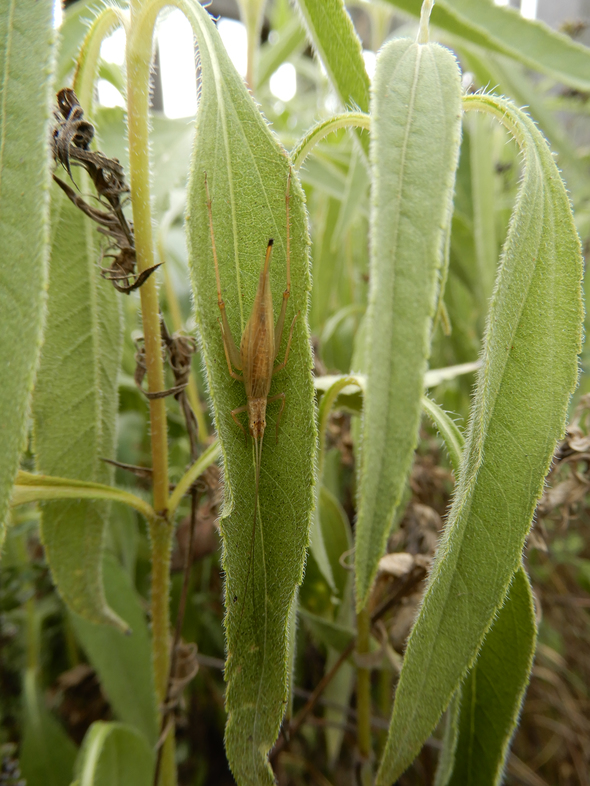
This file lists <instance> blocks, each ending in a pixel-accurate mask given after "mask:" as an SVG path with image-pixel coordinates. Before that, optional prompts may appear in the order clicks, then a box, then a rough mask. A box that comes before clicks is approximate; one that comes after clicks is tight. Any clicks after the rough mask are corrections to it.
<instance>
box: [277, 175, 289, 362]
mask: <svg viewBox="0 0 590 786" xmlns="http://www.w3.org/2000/svg"><path fill="white" fill-rule="evenodd" d="M290 199H291V169H289V175H288V177H287V193H286V194H285V212H286V215H287V286H286V287H285V291H284V292H283V302H282V303H281V310H280V312H279V318H278V319H277V324H276V327H275V357H274V359H275V360H276V359H277V355H278V354H279V348H280V346H281V338H282V337H283V328H284V326H285V316H286V314H287V302H288V301H289V298H290V297H291V221H290V213H289V201H290Z"/></svg>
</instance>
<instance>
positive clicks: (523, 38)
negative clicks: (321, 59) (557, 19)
mask: <svg viewBox="0 0 590 786" xmlns="http://www.w3.org/2000/svg"><path fill="white" fill-rule="evenodd" d="M387 2H388V3H390V4H391V5H393V6H396V7H397V8H400V9H402V10H403V11H407V12H409V13H411V14H413V15H414V16H419V15H420V9H421V7H422V0H387ZM431 21H432V24H433V25H435V26H436V27H440V28H441V30H445V31H446V32H448V33H452V34H453V35H456V36H460V37H461V38H464V39H465V40H466V41H469V42H471V43H473V44H477V45H478V46H481V47H484V48H485V49H491V50H492V51H494V52H499V53H500V54H503V55H508V56H509V57H512V58H514V59H515V60H518V61H520V62H521V63H524V65H526V66H528V67H529V68H534V69H536V70H537V71H542V72H543V73H545V74H549V75H550V76H552V77H553V78H554V79H557V80H559V81H560V82H565V83H566V84H568V85H572V86H573V87H577V88H579V89H580V90H588V89H589V88H590V52H589V51H588V47H585V46H582V45H581V44H578V43H576V42H574V41H572V40H571V38H568V37H567V36H565V35H563V34H561V33H557V32H555V31H554V30H551V28H550V27H548V26H547V25H546V24H545V23H544V22H538V21H534V20H530V19H524V18H523V17H522V16H521V15H520V13H519V12H518V11H517V10H516V9H514V8H510V7H502V6H497V5H495V4H494V3H493V2H491V0H437V1H436V4H435V6H434V8H433V10H432V17H431Z"/></svg>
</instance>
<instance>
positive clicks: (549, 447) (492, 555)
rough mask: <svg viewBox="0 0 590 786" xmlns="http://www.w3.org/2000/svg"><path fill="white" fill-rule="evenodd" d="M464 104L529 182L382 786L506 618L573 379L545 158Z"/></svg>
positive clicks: (478, 100)
mask: <svg viewBox="0 0 590 786" xmlns="http://www.w3.org/2000/svg"><path fill="white" fill-rule="evenodd" d="M464 103H465V106H466V107H468V108H472V109H477V110H483V111H488V112H490V113H492V114H494V115H496V116H497V117H498V118H499V119H500V120H502V121H503V122H504V124H505V125H506V126H507V128H508V129H509V130H510V131H511V132H512V133H513V135H514V136H515V137H516V140H517V141H518V142H519V144H520V146H521V148H522V151H523V153H524V174H523V180H522V183H521V187H520V191H519V194H518V198H517V203H516V205H515V209H514V214H513V216H512V221H511V224H510V229H509V233H508V237H507V240H506V244H505V246H504V253H503V257H502V260H501V266H500V271H499V274H498V280H497V283H496V288H495V291H494V295H493V298H492V303H491V306H490V312H489V321H488V327H487V331H486V338H485V345H484V352H483V359H482V368H481V370H480V373H479V379H478V386H477V392H476V397H475V400H474V405H473V411H472V416H471V420H470V425H469V430H468V436H467V442H466V448H465V451H464V453H463V461H462V465H461V472H460V478H459V483H458V485H457V488H456V491H455V496H454V501H453V506H452V509H451V512H450V514H449V519H448V523H447V526H446V528H445V533H444V536H443V539H442V541H441V544H440V546H439V550H438V554H437V558H436V562H435V564H434V567H433V569H432V573H431V575H430V580H429V584H428V588H427V591H426V593H425V596H424V601H423V605H422V608H421V611H420V614H419V616H418V618H417V620H416V623H415V625H414V628H413V630H412V632H411V634H410V638H409V640H408V646H407V649H406V655H405V658H404V665H403V669H402V672H401V675H400V681H399V684H398V688H397V692H396V701H395V704H394V710H393V715H392V720H391V725H390V730H389V737H388V741H387V745H386V749H385V752H384V757H383V761H382V764H381V769H380V771H379V775H378V780H377V782H378V783H379V784H389V783H392V782H393V781H394V780H395V779H396V778H397V777H398V776H399V775H400V774H401V773H402V772H403V771H404V770H405V768H406V767H407V766H408V765H409V764H410V762H411V761H412V759H413V758H414V756H415V755H416V754H417V752H418V751H419V749H420V747H421V745H422V744H423V742H424V740H425V739H426V738H427V737H428V735H429V734H430V732H431V731H432V729H433V728H434V726H435V725H436V723H437V721H438V719H439V717H440V715H441V713H442V712H443V710H444V709H445V707H446V706H447V705H448V703H449V701H450V698H451V696H452V694H453V692H454V690H455V689H456V688H457V686H458V684H459V682H460V680H461V679H462V678H463V677H464V675H465V674H466V672H467V671H468V669H469V667H470V666H471V665H472V663H473V662H474V659H475V657H476V655H477V652H478V650H479V648H480V646H481V642H482V640H483V638H484V635H485V633H486V631H487V630H488V629H489V628H490V626H491V624H492V622H493V619H494V616H495V614H496V612H497V610H498V609H499V608H500V606H501V605H502V602H503V600H504V597H505V596H506V593H507V591H508V587H509V585H510V582H511V580H512V576H513V574H514V572H515V571H516V569H517V568H518V566H519V564H520V559H521V553H522V548H523V545H524V541H525V538H526V536H527V533H528V530H529V527H530V523H531V519H532V515H533V512H534V509H535V505H536V503H537V500H538V499H539V497H540V496H541V492H542V489H543V479H544V477H545V475H546V473H547V470H548V467H549V464H550V462H551V457H552V455H553V451H554V449H555V444H556V441H557V439H558V438H559V437H560V436H561V434H562V433H563V430H564V422H565V415H566V411H567V405H568V402H569V398H570V396H571V393H572V391H573V390H574V387H575V385H576V380H577V372H578V369H577V354H578V352H579V351H580V346H581V326H582V316H583V309H582V301H581V276H582V261H581V255H580V243H579V240H578V237H577V234H576V230H575V227H574V223H573V219H572V215H571V210H570V205H569V201H568V197H567V193H566V191H565V187H564V185H563V182H562V180H561V178H560V176H559V172H558V171H557V168H556V166H555V163H554V161H553V158H552V155H551V152H550V150H549V148H548V146H547V143H546V142H545V140H544V139H543V137H542V135H541V133H540V132H539V131H538V129H537V128H536V126H535V125H534V123H533V122H532V121H531V120H530V118H528V117H527V116H526V115H525V114H524V112H522V111H520V110H518V109H516V108H515V107H514V106H513V105H512V104H511V103H510V102H509V101H506V100H503V99H497V98H494V97H491V96H484V95H475V96H469V97H466V98H465V99H464ZM418 697H419V698H420V700H419V701H418Z"/></svg>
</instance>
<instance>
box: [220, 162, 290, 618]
mask: <svg viewBox="0 0 590 786" xmlns="http://www.w3.org/2000/svg"><path fill="white" fill-rule="evenodd" d="M290 186H291V172H290V171H289V175H288V177H287V191H286V194H285V209H286V221H287V233H286V234H287V243H286V262H287V271H286V274H287V284H286V287H285V290H284V292H283V300H282V304H281V310H280V312H279V317H278V319H277V322H276V325H275V324H274V311H273V304H272V292H271V287H270V260H271V256H272V249H273V242H274V241H273V239H272V238H271V239H270V240H269V241H268V245H267V247H266V255H265V258H264V265H263V268H262V270H261V272H260V278H259V280H258V287H257V290H256V295H255V298H254V304H253V306H252V312H251V314H250V317H249V319H248V322H247V323H246V327H245V328H244V332H243V333H242V339H241V341H240V348H239V349H238V347H237V346H236V343H235V341H234V339H233V335H232V332H231V328H230V326H229V322H228V319H227V313H226V310H225V302H224V301H223V298H222V296H221V279H220V275H219V264H218V261H217V249H216V247H215V234H214V231H213V213H212V208H211V196H210V194H209V185H208V182H207V174H206V173H205V191H206V194H207V211H208V215H209V229H210V233H211V248H212V252H213V261H214V265H215V279H216V283H217V305H218V306H219V311H220V312H221V319H220V320H219V325H220V328H221V335H222V338H223V349H224V352H225V359H226V361H227V368H228V371H229V374H230V376H231V377H232V378H233V379H235V380H238V381H239V382H242V383H243V384H244V388H245V391H246V404H244V405H243V406H240V407H237V408H236V409H233V410H231V413H230V414H231V416H232V418H233V419H234V421H235V422H236V424H237V425H238V426H239V427H240V428H241V429H242V431H243V432H244V436H245V438H246V441H247V439H248V432H249V433H250V436H251V437H252V440H253V442H254V464H255V492H254V520H253V523H252V543H251V552H250V559H252V556H253V551H254V539H255V535H256V518H257V514H258V506H259V498H258V491H259V485H260V462H261V458H262V442H263V439H264V431H265V429H266V408H267V405H268V404H270V403H271V402H274V401H279V400H280V402H281V406H280V409H279V413H278V415H277V421H276V439H277V442H278V438H279V424H280V421H281V417H282V414H283V410H284V409H285V394H284V393H277V394H276V395H274V396H269V393H270V387H271V383H272V378H273V376H274V375H275V374H276V373H277V372H278V371H282V370H283V369H284V368H285V367H286V365H287V361H288V359H289V350H290V348H291V339H292V338H293V329H294V328H295V322H296V321H297V317H298V316H299V312H297V313H296V314H295V316H294V317H293V321H292V323H291V328H290V330H289V337H288V339H287V346H286V349H285V357H284V360H282V361H281V362H280V363H276V360H277V356H278V353H279V349H280V346H281V338H282V336H283V328H284V325H285V316H286V313H287V303H288V302H289V298H290V296H291V247H290V222H289V200H290ZM275 363H276V365H275ZM234 369H237V371H241V372H242V373H241V374H238V373H237V371H235V370H234ZM243 412H246V413H247V415H248V432H246V429H245V428H244V426H243V425H242V423H240V421H239V420H238V415H239V414H241V413H243ZM251 567H252V564H251V562H250V564H249V565H248V573H247V576H246V587H245V588H244V598H245V596H246V593H247V588H248V581H249V578H250V569H251ZM243 611H244V606H242V614H243ZM240 619H241V615H240Z"/></svg>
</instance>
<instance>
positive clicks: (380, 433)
mask: <svg viewBox="0 0 590 786" xmlns="http://www.w3.org/2000/svg"><path fill="white" fill-rule="evenodd" d="M460 102H461V86H460V76H459V69H458V66H457V61H456V60H455V58H454V57H453V55H452V54H451V53H450V52H449V51H448V50H447V49H444V48H443V47H441V46H439V45H438V44H430V43H429V44H418V43H414V42H413V41H411V40H408V39H403V40H397V41H392V42H391V43H390V44H387V45H386V46H385V47H384V48H383V49H382V50H381V52H380V54H379V55H378V57H377V67H376V71H375V80H374V87H373V97H372V125H371V128H372V135H371V166H372V169H373V196H372V202H373V205H372V210H373V217H372V232H371V262H370V290H369V304H368V309H367V318H366V355H365V361H364V363H365V365H364V368H363V370H364V371H366V375H367V381H366V393H365V410H364V412H365V414H364V418H363V442H362V467H361V478H360V488H359V510H358V521H357V528H356V555H355V566H356V597H357V608H358V609H360V608H362V606H364V604H365V603H366V600H367V596H368V593H369V592H370V589H371V585H372V583H373V579H374V577H375V574H376V572H377V564H378V562H379V559H380V557H381V556H382V555H383V552H384V549H385V542H386V540H387V536H388V534H389V531H390V529H391V523H392V520H393V514H394V511H395V508H396V507H397V505H398V503H399V500H400V497H401V494H402V491H403V488H404V484H405V481H406V476H407V474H408V472H409V470H410V466H411V462H412V457H413V454H414V449H415V447H416V444H417V440H418V428H419V423H420V413H421V407H422V404H421V399H422V394H423V390H424V373H425V371H426V363H427V358H428V356H429V354H430V336H431V330H432V319H433V317H434V312H435V308H436V298H437V287H438V278H439V274H440V269H441V265H442V259H443V253H444V244H445V239H446V233H445V227H446V226H447V225H448V223H449V221H450V213H451V205H452V193H453V183H454V178H455V169H456V165H457V157H458V151H459V141H460V114H461V103H460Z"/></svg>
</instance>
